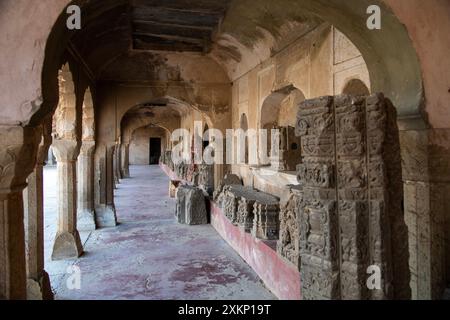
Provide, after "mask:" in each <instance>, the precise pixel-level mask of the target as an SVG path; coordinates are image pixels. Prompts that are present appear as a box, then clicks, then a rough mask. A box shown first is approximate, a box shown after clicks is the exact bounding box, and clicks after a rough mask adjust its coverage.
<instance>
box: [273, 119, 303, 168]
mask: <svg viewBox="0 0 450 320" xmlns="http://www.w3.org/2000/svg"><path fill="white" fill-rule="evenodd" d="M273 129H274V130H278V131H279V139H275V140H271V148H270V167H271V168H272V169H273V170H275V171H295V170H296V167H297V164H298V161H299V159H300V157H301V148H300V138H298V137H297V136H296V135H295V128H294V127H290V126H287V127H279V126H276V127H274V128H273Z"/></svg>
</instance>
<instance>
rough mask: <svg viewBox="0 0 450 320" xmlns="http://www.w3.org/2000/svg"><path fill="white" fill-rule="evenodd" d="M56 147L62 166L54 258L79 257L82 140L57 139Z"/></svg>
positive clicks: (58, 166)
mask: <svg viewBox="0 0 450 320" xmlns="http://www.w3.org/2000/svg"><path fill="white" fill-rule="evenodd" d="M53 151H54V153H55V156H56V160H57V162H58V164H57V170H58V232H57V234H56V238H55V243H54V245H53V252H52V259H53V260H63V259H71V258H77V257H79V256H80V255H81V254H82V253H83V247H82V245H81V240H80V235H79V233H78V230H77V178H76V167H77V157H78V154H79V152H80V143H79V142H77V141H76V140H64V139H55V140H54V141H53Z"/></svg>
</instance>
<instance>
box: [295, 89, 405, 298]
mask: <svg viewBox="0 0 450 320" xmlns="http://www.w3.org/2000/svg"><path fill="white" fill-rule="evenodd" d="M396 131H397V129H396V127H395V112H394V110H393V108H392V106H391V105H390V104H389V102H388V101H387V100H386V99H385V98H384V97H383V95H381V94H376V95H372V96H370V97H362V96H361V97H353V96H347V95H342V96H337V97H322V98H318V99H313V100H308V101H304V102H303V103H302V104H301V105H300V107H299V112H298V124H297V128H296V134H297V135H298V136H299V137H300V138H301V147H302V150H301V151H302V159H301V160H302V161H301V164H300V165H299V166H298V167H297V168H298V181H299V183H300V185H301V186H302V188H303V191H302V200H301V201H299V202H298V203H297V204H296V206H297V210H298V211H299V213H300V215H299V218H300V219H299V221H300V230H299V234H300V259H301V265H300V271H301V276H302V293H303V297H304V298H305V299H339V298H340V299H386V298H407V297H408V295H409V294H410V292H409V288H408V286H409V284H408V282H409V279H407V276H405V275H407V274H408V273H407V270H406V269H405V268H407V263H405V261H407V259H406V260H405V256H404V255H405V252H406V253H407V248H405V243H407V240H406V239H405V237H406V234H405V231H404V227H405V226H404V222H403V213H402V211H401V198H399V197H397V196H395V192H397V194H402V184H401V176H400V175H401V170H399V166H400V162H399V147H398V146H399V141H398V137H396V135H395V132H396ZM387 177H389V179H387ZM388 190H389V192H388ZM395 231H397V232H395ZM370 265H377V266H379V267H380V269H381V270H382V285H381V290H374V291H369V289H368V288H367V286H366V280H367V273H366V272H367V267H368V266H370ZM393 279H396V281H395V282H394V280H393Z"/></svg>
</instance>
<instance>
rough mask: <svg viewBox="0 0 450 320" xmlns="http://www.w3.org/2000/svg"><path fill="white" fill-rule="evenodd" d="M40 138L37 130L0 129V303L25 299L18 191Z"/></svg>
mask: <svg viewBox="0 0 450 320" xmlns="http://www.w3.org/2000/svg"><path fill="white" fill-rule="evenodd" d="M41 134H42V132H41V127H20V126H0V299H25V298H26V267H25V266H26V262H25V235H24V222H23V199H22V191H23V189H24V188H25V186H26V179H27V177H28V175H29V174H30V173H31V172H32V171H33V169H34V166H35V163H36V154H37V149H38V145H39V139H40V136H41Z"/></svg>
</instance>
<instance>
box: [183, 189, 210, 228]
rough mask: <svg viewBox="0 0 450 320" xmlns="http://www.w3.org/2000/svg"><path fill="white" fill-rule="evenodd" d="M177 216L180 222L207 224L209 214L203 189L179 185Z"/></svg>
mask: <svg viewBox="0 0 450 320" xmlns="http://www.w3.org/2000/svg"><path fill="white" fill-rule="evenodd" d="M175 216H176V218H177V221H178V223H182V224H188V225H198V224H207V223H208V214H207V212H206V202H205V196H204V195H203V191H202V190H201V189H199V188H197V187H193V186H187V185H181V186H179V187H178V191H177V206H176V211H175Z"/></svg>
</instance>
